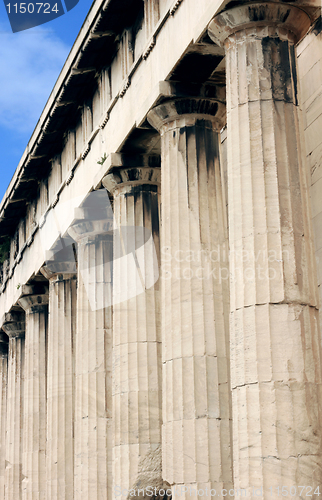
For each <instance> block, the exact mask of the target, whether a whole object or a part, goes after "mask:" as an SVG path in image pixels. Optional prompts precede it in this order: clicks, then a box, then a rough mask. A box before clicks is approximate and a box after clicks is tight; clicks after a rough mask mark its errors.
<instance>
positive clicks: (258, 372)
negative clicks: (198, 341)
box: [209, 3, 322, 499]
mask: <svg viewBox="0 0 322 500" xmlns="http://www.w3.org/2000/svg"><path fill="white" fill-rule="evenodd" d="M309 24H310V21H309V18H308V16H307V15H306V14H305V12H304V11H303V10H300V9H297V8H295V7H291V6H289V5H285V4H280V3H276V4H273V3H272V4H269V3H266V4H265V3H263V4H254V5H245V6H239V7H238V8H233V9H230V10H228V11H227V12H224V13H222V14H219V15H218V16H217V17H216V18H215V19H214V20H213V21H212V23H211V24H210V27H209V33H210V36H212V38H213V39H215V40H216V41H218V40H219V41H221V42H222V43H223V44H224V46H225V49H226V75H227V123H228V130H227V136H228V198H229V199H228V202H229V238H230V256H231V261H230V264H231V294H230V305H231V323H230V325H231V378H232V394H233V396H232V397H233V409H234V413H233V420H234V477H235V488H247V489H248V491H252V487H255V488H261V495H260V498H265V499H268V498H272V494H273V497H274V495H276V496H277V487H281V486H282V485H284V486H285V487H286V488H287V490H288V491H290V489H291V488H293V489H292V495H294V494H295V496H293V498H302V496H300V490H299V488H298V485H308V486H310V487H312V488H313V490H312V491H311V493H312V494H313V496H312V498H318V496H316V495H314V491H315V488H316V487H317V486H318V485H319V484H321V416H322V413H321V410H322V408H321V403H322V400H321V341H320V335H319V326H318V325H319V322H318V310H317V287H316V276H315V269H314V256H313V238H312V227H311V220H310V214H309V209H308V194H307V181H306V173H305V166H304V165H303V164H302V161H301V151H300V134H299V126H298V115H297V113H298V109H297V88H296V86H297V80H296V67H295V54H294V42H296V41H297V40H298V39H299V38H300V37H301V36H302V34H303V33H305V30H306V29H307V28H308V26H309ZM265 25H266V26H265Z"/></svg>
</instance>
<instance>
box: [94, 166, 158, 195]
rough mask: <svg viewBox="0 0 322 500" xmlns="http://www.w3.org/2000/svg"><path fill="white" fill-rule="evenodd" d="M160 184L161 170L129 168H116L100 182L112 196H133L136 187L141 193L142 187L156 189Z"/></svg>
mask: <svg viewBox="0 0 322 500" xmlns="http://www.w3.org/2000/svg"><path fill="white" fill-rule="evenodd" d="M160 182H161V169H160V168H159V167H156V168H154V167H129V168H118V169H117V170H114V172H112V173H110V174H108V175H106V176H105V177H104V179H103V180H102V184H103V186H104V187H105V188H106V189H107V190H108V191H109V192H110V193H111V194H113V195H114V196H117V195H120V194H125V193H127V194H133V195H134V194H135V193H136V191H137V187H139V190H140V191H142V187H143V185H146V186H149V187H148V189H149V190H151V186H156V189H157V187H158V186H159V185H160Z"/></svg>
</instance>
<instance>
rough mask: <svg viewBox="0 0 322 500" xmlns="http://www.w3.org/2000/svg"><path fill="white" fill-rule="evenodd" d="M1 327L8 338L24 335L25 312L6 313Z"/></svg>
mask: <svg viewBox="0 0 322 500" xmlns="http://www.w3.org/2000/svg"><path fill="white" fill-rule="evenodd" d="M2 329H3V331H5V332H6V334H7V335H8V337H9V338H14V337H24V336H25V330H26V322H25V314H24V313H23V312H16V311H13V312H11V313H6V314H5V317H4V323H3V325H2Z"/></svg>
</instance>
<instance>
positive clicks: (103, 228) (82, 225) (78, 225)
mask: <svg viewBox="0 0 322 500" xmlns="http://www.w3.org/2000/svg"><path fill="white" fill-rule="evenodd" d="M76 211H77V215H76V218H77V221H76V222H75V224H73V225H72V226H71V227H70V228H69V229H68V234H69V235H70V236H71V237H72V238H73V239H74V240H75V241H76V242H77V243H80V244H83V245H84V244H88V243H94V242H95V241H98V240H100V239H106V238H112V233H113V219H112V218H111V217H109V218H108V215H107V212H106V214H105V218H103V217H102V219H98V220H93V219H92V217H93V216H94V215H95V214H97V211H96V210H94V211H93V210H92V209H89V208H77V209H76ZM76 211H75V212H76Z"/></svg>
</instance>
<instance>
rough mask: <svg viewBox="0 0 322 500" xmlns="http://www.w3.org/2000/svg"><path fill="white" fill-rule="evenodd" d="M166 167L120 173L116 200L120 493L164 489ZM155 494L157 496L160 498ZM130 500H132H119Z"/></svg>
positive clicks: (109, 180)
mask: <svg viewBox="0 0 322 500" xmlns="http://www.w3.org/2000/svg"><path fill="white" fill-rule="evenodd" d="M160 181H161V171H160V168H150V167H133V168H120V169H115V171H114V172H113V173H111V174H109V175H107V176H106V177H105V178H104V179H103V181H102V182H103V185H104V186H105V187H106V188H107V190H108V191H109V192H110V193H112V194H113V196H114V204H113V209H114V224H115V231H114V259H113V422H114V446H113V481H114V489H115V492H116V494H117V493H118V492H121V491H124V490H129V489H134V490H138V489H139V488H141V489H142V488H143V489H144V488H146V487H148V486H149V487H150V488H153V489H154V488H156V491H157V492H158V491H159V489H160V488H162V485H163V482H162V470H161V425H162V415H161V385H162V382H161V367H162V358H161V331H160V327H161V325H160V285H159V283H160V282H159V280H158V278H159V262H158V260H159V257H160V255H159V253H160V242H159V193H160ZM155 495H156V496H157V495H158V493H156V494H155ZM120 498H124V500H125V499H126V496H123V497H120Z"/></svg>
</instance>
